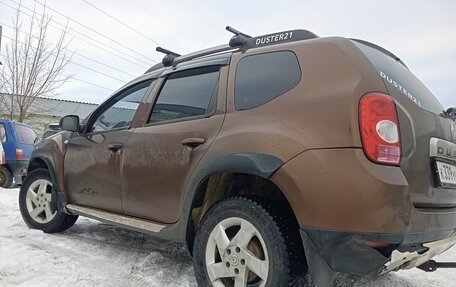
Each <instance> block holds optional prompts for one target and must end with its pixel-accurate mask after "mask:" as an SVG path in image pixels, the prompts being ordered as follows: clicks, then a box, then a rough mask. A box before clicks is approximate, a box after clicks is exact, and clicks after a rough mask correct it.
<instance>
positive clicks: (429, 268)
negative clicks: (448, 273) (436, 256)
mask: <svg viewBox="0 0 456 287" xmlns="http://www.w3.org/2000/svg"><path fill="white" fill-rule="evenodd" d="M416 268H418V269H421V270H423V271H425V272H434V271H436V270H437V269H438V268H456V262H435V261H434V260H429V261H428V262H426V263H424V264H421V265H420V266H418V267H416Z"/></svg>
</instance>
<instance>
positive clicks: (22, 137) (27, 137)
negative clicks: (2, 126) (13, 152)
mask: <svg viewBox="0 0 456 287" xmlns="http://www.w3.org/2000/svg"><path fill="white" fill-rule="evenodd" d="M14 129H15V130H16V134H17V139H18V140H19V142H20V143H21V144H34V143H35V139H36V134H35V132H34V131H33V130H32V129H31V128H29V127H27V126H23V125H18V124H14Z"/></svg>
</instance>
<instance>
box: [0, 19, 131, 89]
mask: <svg viewBox="0 0 456 287" xmlns="http://www.w3.org/2000/svg"><path fill="white" fill-rule="evenodd" d="M0 24H2V25H5V26H6V27H9V28H12V29H14V28H13V27H12V26H10V25H7V24H4V23H3V22H0ZM18 32H21V33H23V34H25V35H26V36H30V34H28V33H27V32H24V31H21V30H18ZM4 37H5V38H6V39H9V40H11V41H14V39H13V38H11V37H9V36H4ZM35 38H36V37H35ZM18 42H19V43H21V44H24V45H26V44H25V43H24V42H22V41H18ZM48 43H49V42H48ZM68 62H69V63H72V64H74V65H76V66H79V67H82V68H84V69H87V70H89V71H92V72H95V73H98V74H100V75H103V76H105V77H108V78H111V79H114V80H116V81H119V82H121V83H126V82H127V81H124V80H121V79H119V78H116V77H113V76H110V75H108V74H106V73H103V72H100V71H97V70H95V69H92V68H90V67H87V66H84V65H82V64H79V63H77V62H75V61H72V60H69V61H68Z"/></svg>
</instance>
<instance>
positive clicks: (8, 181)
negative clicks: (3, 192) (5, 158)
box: [0, 166, 13, 188]
mask: <svg viewBox="0 0 456 287" xmlns="http://www.w3.org/2000/svg"><path fill="white" fill-rule="evenodd" d="M0 186H1V187H3V188H11V187H12V186H13V175H12V174H11V172H10V171H9V170H8V169H7V168H6V167H5V166H2V167H1V170H0Z"/></svg>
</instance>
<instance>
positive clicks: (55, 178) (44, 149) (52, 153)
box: [28, 131, 71, 192]
mask: <svg viewBox="0 0 456 287" xmlns="http://www.w3.org/2000/svg"><path fill="white" fill-rule="evenodd" d="M70 136H71V133H70V132H66V131H64V132H60V133H58V134H56V135H53V136H50V137H48V138H46V139H44V140H43V141H41V142H40V143H39V144H38V145H37V146H36V147H35V149H34V150H33V152H32V155H31V157H30V162H29V166H28V171H29V172H31V171H33V170H34V169H36V168H39V167H42V163H43V162H44V164H45V165H46V167H47V169H48V170H49V173H50V176H51V179H52V182H53V185H54V189H55V190H56V191H57V192H63V191H64V190H65V188H64V185H63V182H64V180H63V161H64V156H65V150H66V144H65V142H67V141H68V140H69V138H70Z"/></svg>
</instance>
